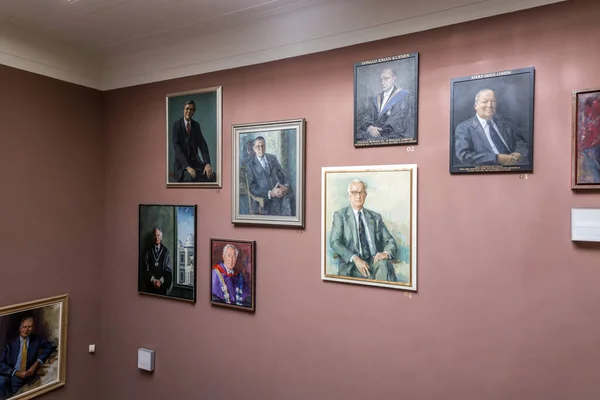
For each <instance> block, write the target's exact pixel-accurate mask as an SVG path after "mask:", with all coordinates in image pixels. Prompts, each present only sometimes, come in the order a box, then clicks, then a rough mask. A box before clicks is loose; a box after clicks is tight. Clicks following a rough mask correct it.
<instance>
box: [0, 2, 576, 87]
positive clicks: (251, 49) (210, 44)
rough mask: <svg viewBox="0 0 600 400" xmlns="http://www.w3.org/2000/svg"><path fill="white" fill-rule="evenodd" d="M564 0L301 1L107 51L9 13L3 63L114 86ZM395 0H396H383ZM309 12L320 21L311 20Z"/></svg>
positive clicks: (0, 48)
mask: <svg viewBox="0 0 600 400" xmlns="http://www.w3.org/2000/svg"><path fill="white" fill-rule="evenodd" d="M561 1H565V0H484V1H476V0H472V1H471V3H470V4H467V3H468V0H465V1H462V3H460V2H459V1H454V3H453V4H454V6H453V7H449V8H447V9H444V10H439V7H438V8H437V9H436V10H435V11H434V12H427V7H426V6H428V4H424V5H422V6H421V7H420V8H419V9H420V10H421V12H422V15H418V16H412V17H406V13H405V12H403V8H402V7H398V5H397V4H396V6H395V8H390V9H389V10H384V11H385V17H386V18H387V19H386V20H385V21H384V22H383V23H382V22H381V19H379V20H377V21H375V20H376V18H375V17H378V16H377V15H374V14H371V15H369V14H368V13H356V12H354V14H350V11H349V10H348V8H347V4H348V3H346V2H344V1H318V0H317V1H315V0H312V1H311V0H308V1H306V2H302V3H300V5H303V7H300V6H297V7H293V8H292V9H291V10H288V11H287V12H275V13H274V14H271V13H266V14H264V15H262V14H261V13H258V14H255V15H254V14H253V15H254V16H253V17H252V18H248V20H247V21H245V22H243V23H240V24H237V25H236V26H235V27H231V26H229V27H228V28H227V29H225V28H223V30H221V31H219V30H216V31H213V32H206V31H203V32H197V33H198V36H197V37H194V36H188V41H186V42H178V43H176V44H169V42H168V41H166V40H165V41H160V42H161V43H162V44H163V45H161V46H160V47H156V46H153V44H154V42H152V41H149V40H148V39H146V43H143V40H141V41H140V43H139V46H137V47H133V45H135V44H136V43H135V42H132V43H130V45H131V46H132V48H134V49H135V48H138V49H139V50H138V51H129V52H124V51H123V49H120V53H116V54H113V55H110V53H109V54H108V55H107V56H105V57H104V58H103V59H102V58H100V56H99V55H91V54H89V52H85V51H81V50H80V49H75V48H73V47H70V46H68V45H66V44H63V43H60V42H57V41H54V40H51V39H49V38H40V35H39V34H33V33H31V32H27V31H25V30H24V29H23V28H20V27H16V26H14V25H12V24H10V23H5V21H2V23H1V24H0V63H1V64H5V65H9V66H12V67H15V68H19V69H23V70H26V71H30V72H34V73H38V74H42V75H46V76H49V77H52V78H57V79H61V80H64V81H67V82H72V83H75V84H79V85H83V86H88V87H92V88H95V89H99V90H112V89H118V88H124V87H129V86H135V85H140V84H147V83H152V82H158V81H164V80H169V79H175V78H182V77H187V76H193V75H198V74H204V73H208V72H214V71H219V70H224V69H230V68H237V67H241V66H245V65H253V64H260V63H264V62H269V61H275V60H280V59H285V58H290V57H295V56H300V55H304V54H311V53H316V52H321V51H327V50H332V49H336V48H340V47H346V46H351V45H355V44H360V43H366V42H371V41H375V40H380V39H384V38H389V37H394V36H401V35H405V34H409V33H414V32H420V31H424V30H429V29H433V28H438V27H443V26H448V25H453V24H458V23H462V22H467V21H472V20H476V19H480V18H485V17H490V16H494V15H499V14H505V13H509V12H514V11H518V10H523V9H528V8H533V7H538V6H543V5H547V4H552V3H558V2H561ZM308 3H310V6H307V4H308ZM390 3H393V2H381V3H379V5H389V4H390ZM446 4H450V3H449V2H448V3H446ZM457 4H458V5H457ZM390 7H392V6H390ZM279 11H281V10H279ZM379 12H380V15H381V10H379ZM392 12H394V13H393V14H392ZM259 14H260V15H259ZM256 15H258V16H256ZM307 19H309V20H310V21H311V24H310V25H311V26H312V28H307V24H306V22H305V21H306V20H307ZM303 21H304V22H303ZM326 21H335V22H337V24H336V23H326ZM346 22H347V23H346ZM281 27H286V29H288V30H287V31H286V30H284V32H285V34H283V33H282V34H281V35H273V34H272V33H270V32H282V30H281ZM157 42H158V41H157ZM190 48H191V49H192V50H193V51H190ZM103 50H106V49H103ZM404 50H406V51H419V49H404ZM399 51H402V49H400V50H399ZM123 53H125V54H123ZM182 54H183V55H185V56H182Z"/></svg>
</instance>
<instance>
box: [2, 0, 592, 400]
mask: <svg viewBox="0 0 600 400" xmlns="http://www.w3.org/2000/svg"><path fill="white" fill-rule="evenodd" d="M598 16H600V4H598V3H597V2H595V1H593V0H581V1H569V2H567V3H562V4H557V5H554V6H550V7H545V8H540V9H534V10H529V11H525V12H520V13H516V14H511V15H505V16H499V17H495V18H491V19H486V20H481V21H476V22H472V23H468V24H463V25H459V26H453V27H447V28H442V29H438V30H433V31H429V32H424V33H419V34H415V35H410V36H405V37H399V38H392V39H388V40H384V41H379V42H376V43H370V44H365V45H360V46H354V47H350V48H345V49H339V50H335V51H331V52H326V53H321V54H315V55H309V56H305V57H299V58H295V59H289V60H283V61H278V62H273V63H268V64H263V65H259V66H251V67H245V68H239V69H236V70H231V71H222V72H218V73H213V74H207V75H202V76H195V77H190V78H186V79H179V80H173V81H168V82H161V83H156V84H151V85H144V86H139V87H134V88H128V89H121V90H115V91H111V92H108V93H106V95H105V96H104V97H105V100H106V104H105V106H106V108H104V104H103V101H102V99H103V96H101V95H100V94H99V93H98V92H96V91H93V90H89V89H85V88H82V87H79V86H75V85H70V84H67V83H62V82H58V81H56V80H52V79H48V78H44V77H40V76H37V75H34V74H29V73H26V72H22V71H17V70H14V69H11V68H7V67H0V82H1V84H2V91H1V92H0V121H2V122H1V124H2V128H3V129H2V131H3V134H2V135H1V137H2V145H1V146H0V156H1V159H2V160H3V166H4V168H2V172H1V174H2V177H3V182H4V185H5V187H4V191H3V193H4V194H5V195H4V196H3V202H2V205H3V207H1V208H0V210H2V211H1V212H2V214H1V215H0V217H1V219H0V220H2V221H3V222H4V223H5V229H4V230H3V233H2V236H1V242H2V244H3V246H2V249H3V251H2V254H3V257H4V258H3V264H2V265H4V270H3V271H4V275H3V278H4V282H5V284H4V285H3V286H2V295H1V296H0V297H1V298H0V300H1V303H2V304H11V303H15V302H21V301H27V300H31V299H34V298H40V297H45V296H50V295H54V294H58V293H69V295H70V297H71V306H70V325H69V354H68V377H67V386H66V387H65V388H63V389H61V390H58V391H55V392H52V393H51V394H49V395H48V396H47V397H48V398H49V399H51V398H61V399H82V398H86V399H94V398H110V399H148V400H150V399H161V400H162V399H176V398H203V399H211V400H213V399H232V398H236V397H240V398H241V397H243V398H246V399H302V400H304V399H328V400H329V399H365V398H367V399H372V398H379V397H394V398H395V397H399V396H400V395H406V396H409V397H410V398H412V399H439V398H446V399H486V400H487V399H502V400H503V399H507V398H511V399H544V400H547V399H578V400H579V399H596V398H598V397H599V396H600V381H599V380H598V379H597V377H596V373H595V369H596V368H595V367H596V366H597V364H598V361H599V359H600V323H598V322H596V321H595V319H596V318H595V317H596V313H595V311H596V307H595V305H596V304H597V303H598V301H599V300H600V291H598V289H597V284H596V281H598V280H599V278H600V271H597V270H596V269H597V264H598V263H597V261H596V260H597V257H598V248H597V247H595V246H581V247H579V246H574V245H573V244H572V243H571V241H570V208H572V207H597V205H598V200H599V195H598V194H595V193H594V194H574V193H573V192H572V191H571V190H570V181H569V179H570V137H571V127H570V120H571V119H570V105H571V97H570V93H571V90H573V89H580V88H587V87H600V78H599V77H598V74H597V65H599V63H600V56H599V55H598V53H597V51H595V50H596V48H597V43H596V42H597V39H598V37H599V36H600V26H598V24H597V20H598ZM411 51H419V52H420V55H421V68H420V72H421V77H420V95H419V96H420V101H419V103H420V104H419V107H420V109H419V129H420V134H419V140H420V143H419V145H418V146H416V151H415V152H410V153H409V152H406V148H405V147H400V146H393V147H386V148H367V149H354V147H353V145H352V127H353V126H352V112H353V100H352V94H353V68H352V65H353V64H354V63H355V62H357V61H361V60H366V59H372V58H377V57H380V56H387V55H393V54H400V53H405V52H411ZM526 66H534V67H535V68H536V98H535V113H536V114H535V173H533V174H530V175H529V179H527V180H521V179H519V177H518V175H514V174H506V175H477V176H450V174H449V173H448V172H447V171H448V153H449V150H448V145H449V141H448V135H449V118H450V116H449V106H450V104H449V100H450V94H449V90H450V79H451V78H454V77H459V76H465V75H470V74H477V73H482V72H489V71H496V70H503V69H513V68H520V67H526ZM215 85H222V86H223V105H224V113H223V130H224V143H223V145H224V146H223V147H224V152H223V161H224V162H223V165H224V171H223V189H222V190H214V189H203V190H198V189H196V190H188V189H168V190H167V189H166V188H165V186H164V180H165V178H164V164H165V151H164V146H165V122H164V121H165V107H164V104H165V101H164V98H165V94H166V93H171V92H177V91H183V90H189V89H194V88H202V87H208V86H215ZM298 117H304V118H306V120H307V147H306V184H307V187H306V214H307V220H306V229H304V230H300V231H299V230H294V229H277V228H258V227H234V226H233V225H232V224H231V223H230V219H231V207H230V199H231V178H230V175H231V168H230V164H231V134H230V126H231V124H234V123H242V122H253V121H269V120H277V119H287V118H298ZM394 163H417V164H418V165H419V203H418V209H419V221H418V222H419V225H418V235H419V236H418V240H419V250H418V262H419V292H418V294H414V295H413V296H412V299H409V298H407V297H405V296H404V295H403V293H402V292H401V291H396V290H384V289H378V288H373V287H360V286H356V285H345V284H336V283H332V282H323V281H321V279H320V272H319V268H320V240H321V239H320V236H321V234H320V233H321V226H320V194H321V188H320V170H321V167H323V166H333V165H361V164H363V165H364V164H394ZM7 193H8V195H7ZM140 203H165V204H175V203H177V204H198V214H199V217H198V222H199V230H198V235H197V241H198V245H199V248H198V253H199V257H198V260H199V261H198V271H199V274H198V302H197V303H196V304H195V305H190V304H188V303H184V302H178V301H174V300H164V299H160V298H154V297H148V296H140V295H138V294H137V292H136V288H137V275H136V274H137V270H136V268H135V266H136V265H137V245H138V242H137V240H138V239H137V227H138V225H137V223H138V221H137V211H138V204H140ZM210 237H224V238H237V239H248V240H257V250H258V254H257V278H258V281H257V311H256V313H255V314H254V315H250V314H247V313H242V312H238V311H235V310H229V309H225V308H220V307H217V308H215V307H211V306H210V304H209V301H208V300H209V287H208V286H209V284H208V281H209V238H210ZM496 245H501V247H502V249H503V250H502V251H498V250H496ZM105 248H108V250H105ZM22 277H25V279H27V282H28V283H27V284H26V285H17V284H15V283H16V282H18V280H19V279H22ZM92 342H95V343H97V344H98V353H97V354H96V355H94V356H91V355H88V354H87V353H86V351H87V344H88V343H92ZM138 347H149V348H153V349H155V350H156V352H157V364H156V371H155V372H154V373H153V374H152V375H150V374H145V373H141V372H140V371H138V370H137V368H136V350H137V348H138Z"/></svg>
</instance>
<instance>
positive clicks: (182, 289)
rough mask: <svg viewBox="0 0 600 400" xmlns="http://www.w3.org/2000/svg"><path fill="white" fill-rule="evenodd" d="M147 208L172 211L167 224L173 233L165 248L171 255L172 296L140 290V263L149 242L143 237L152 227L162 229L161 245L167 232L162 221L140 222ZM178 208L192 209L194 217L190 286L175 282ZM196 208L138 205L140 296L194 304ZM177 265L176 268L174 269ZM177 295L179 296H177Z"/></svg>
mask: <svg viewBox="0 0 600 400" xmlns="http://www.w3.org/2000/svg"><path fill="white" fill-rule="evenodd" d="M149 207H157V208H165V209H167V208H171V209H173V218H174V220H172V221H167V222H169V223H172V225H173V226H172V228H173V232H172V237H171V243H170V244H169V246H166V245H165V247H167V249H168V250H169V252H170V253H171V258H172V262H173V266H172V268H173V272H172V286H171V289H170V291H171V292H172V293H173V294H167V295H162V294H156V293H150V292H147V291H144V290H142V287H141V286H142V285H141V271H142V263H143V254H144V252H145V251H146V249H147V248H148V245H149V242H148V241H147V240H146V239H145V235H147V234H148V232H149V231H151V229H152V228H153V227H154V226H157V225H158V226H159V227H160V228H161V229H163V243H164V231H165V230H167V229H165V228H166V227H165V226H164V222H162V221H157V220H156V219H155V220H153V221H150V222H147V221H142V218H143V215H142V214H143V210H144V209H145V208H149ZM179 207H186V208H192V209H193V212H194V216H193V221H194V227H193V232H192V234H193V235H194V238H193V245H194V247H193V250H194V251H193V253H194V254H193V266H192V267H191V268H192V271H191V272H193V277H192V278H191V279H190V281H191V282H192V285H185V284H180V283H176V282H177V276H176V275H177V273H178V272H179V250H180V249H179V246H178V242H179V238H178V234H177V226H178V221H177V215H176V214H177V208H179ZM197 221H198V208H197V206H196V205H187V204H176V205H171V204H140V205H139V217H138V224H139V225H138V274H137V275H138V293H140V294H144V295H148V296H157V297H163V298H168V299H174V300H182V301H188V302H191V303H195V302H196V295H197V292H198V289H197V287H198V285H197V277H198V268H197V264H198V246H197V239H196V235H197V232H198V222H197ZM185 244H187V243H182V251H184V256H185V255H186V254H187V253H186V252H185V248H186V247H187V246H185ZM176 265H177V267H176ZM188 293H191V296H188ZM178 294H179V295H178Z"/></svg>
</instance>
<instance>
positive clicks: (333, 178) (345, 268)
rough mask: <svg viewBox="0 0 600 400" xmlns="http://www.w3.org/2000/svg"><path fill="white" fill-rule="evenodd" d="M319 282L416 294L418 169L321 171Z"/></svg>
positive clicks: (407, 166)
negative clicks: (325, 281)
mask: <svg viewBox="0 0 600 400" xmlns="http://www.w3.org/2000/svg"><path fill="white" fill-rule="evenodd" d="M322 196H323V198H322V201H321V224H322V235H321V238H322V255H321V278H322V279H323V280H328V281H335V282H345V283H354V284H359V285H369V286H379V287H387V288H393V289H404V290H410V291H416V290H417V166H416V165H415V164H405V165H375V166H352V167H323V168H322Z"/></svg>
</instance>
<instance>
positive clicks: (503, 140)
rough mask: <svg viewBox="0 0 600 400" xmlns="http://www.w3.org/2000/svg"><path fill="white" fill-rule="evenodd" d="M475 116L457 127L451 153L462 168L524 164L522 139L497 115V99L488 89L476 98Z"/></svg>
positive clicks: (526, 147)
mask: <svg viewBox="0 0 600 400" xmlns="http://www.w3.org/2000/svg"><path fill="white" fill-rule="evenodd" d="M474 108H475V115H474V116H473V117H472V118H469V119H468V120H466V121H463V122H461V123H460V124H458V126H457V127H456V130H455V133H454V143H455V144H454V151H455V152H456V157H457V158H458V160H459V161H460V163H461V164H463V165H472V166H477V165H518V164H527V158H528V156H529V150H528V145H527V142H526V141H525V138H523V136H522V135H521V134H520V133H519V132H517V131H516V130H515V128H514V126H513V124H512V122H511V121H510V120H509V119H507V118H505V117H503V116H501V115H497V114H496V96H495V93H494V91H493V90H491V89H487V88H486V89H482V90H480V91H479V92H477V94H476V95H475V104H474Z"/></svg>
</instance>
